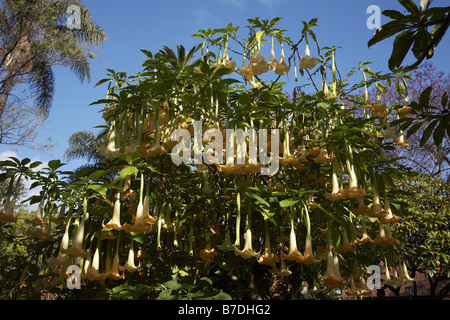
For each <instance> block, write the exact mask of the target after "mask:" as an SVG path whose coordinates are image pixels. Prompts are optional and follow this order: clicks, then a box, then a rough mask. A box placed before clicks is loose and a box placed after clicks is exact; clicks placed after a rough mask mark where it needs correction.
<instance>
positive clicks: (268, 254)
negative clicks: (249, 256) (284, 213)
mask: <svg viewBox="0 0 450 320" xmlns="http://www.w3.org/2000/svg"><path fill="white" fill-rule="evenodd" d="M265 228H266V229H265V240H264V254H262V255H260V256H259V257H258V259H257V260H258V262H259V263H260V264H265V265H269V266H271V267H272V268H275V267H276V263H278V262H280V258H279V257H278V255H276V254H273V253H272V248H271V245H270V235H269V229H268V226H267V223H266V225H265Z"/></svg>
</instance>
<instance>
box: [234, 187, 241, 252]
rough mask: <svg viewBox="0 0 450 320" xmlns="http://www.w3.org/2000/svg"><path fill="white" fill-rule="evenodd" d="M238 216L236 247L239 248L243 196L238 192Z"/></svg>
mask: <svg viewBox="0 0 450 320" xmlns="http://www.w3.org/2000/svg"><path fill="white" fill-rule="evenodd" d="M236 203H237V215H236V241H235V242H234V245H235V246H236V247H239V246H240V245H241V240H240V239H241V194H240V193H239V192H238V194H237V197H236Z"/></svg>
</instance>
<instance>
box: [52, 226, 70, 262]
mask: <svg viewBox="0 0 450 320" xmlns="http://www.w3.org/2000/svg"><path fill="white" fill-rule="evenodd" d="M69 227H70V218H69V221H68V223H67V224H66V230H65V232H64V235H63V237H62V240H61V243H60V245H59V247H60V249H59V251H58V255H57V256H56V257H50V258H49V259H48V260H47V265H48V266H49V267H54V266H61V265H62V266H65V267H68V266H69V265H70V264H72V262H71V260H72V259H69V257H68V256H67V254H65V253H63V252H62V250H61V249H63V250H65V249H67V248H68V247H69Z"/></svg>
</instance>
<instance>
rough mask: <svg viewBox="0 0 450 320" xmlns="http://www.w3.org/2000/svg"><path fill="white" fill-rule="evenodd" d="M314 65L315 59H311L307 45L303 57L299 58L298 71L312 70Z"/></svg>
mask: <svg viewBox="0 0 450 320" xmlns="http://www.w3.org/2000/svg"><path fill="white" fill-rule="evenodd" d="M316 64H317V61H316V58H314V57H312V58H311V53H310V51H309V46H308V44H307V45H306V48H305V56H304V57H301V58H300V69H313V68H314V67H315V66H316Z"/></svg>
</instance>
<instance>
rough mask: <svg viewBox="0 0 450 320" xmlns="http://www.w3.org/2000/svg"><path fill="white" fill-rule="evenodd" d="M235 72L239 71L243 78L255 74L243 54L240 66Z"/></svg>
mask: <svg viewBox="0 0 450 320" xmlns="http://www.w3.org/2000/svg"><path fill="white" fill-rule="evenodd" d="M237 73H239V74H240V75H241V76H243V77H245V78H253V77H254V76H255V74H254V73H253V71H252V68H251V66H250V65H247V63H246V60H245V56H243V57H242V68H241V69H238V70H237Z"/></svg>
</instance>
